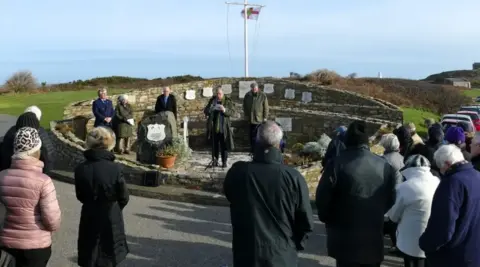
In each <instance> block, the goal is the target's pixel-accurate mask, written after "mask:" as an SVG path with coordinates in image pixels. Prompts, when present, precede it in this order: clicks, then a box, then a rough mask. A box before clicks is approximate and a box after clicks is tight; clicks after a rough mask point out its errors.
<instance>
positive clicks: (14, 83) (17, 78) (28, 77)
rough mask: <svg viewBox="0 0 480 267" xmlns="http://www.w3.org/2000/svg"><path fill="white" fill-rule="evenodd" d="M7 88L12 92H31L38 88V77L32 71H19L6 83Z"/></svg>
mask: <svg viewBox="0 0 480 267" xmlns="http://www.w3.org/2000/svg"><path fill="white" fill-rule="evenodd" d="M4 87H5V89H6V90H7V91H10V92H15V93H20V92H31V91H34V90H36V89H37V87H38V84H37V79H35V77H34V76H33V74H32V73H31V72H30V71H19V72H16V73H14V74H13V75H12V76H10V78H8V80H7V82H6V83H5V85H4Z"/></svg>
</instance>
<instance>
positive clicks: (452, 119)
mask: <svg viewBox="0 0 480 267" xmlns="http://www.w3.org/2000/svg"><path fill="white" fill-rule="evenodd" d="M459 121H465V122H467V123H470V124H471V126H472V128H473V129H476V128H475V124H473V121H472V119H471V118H470V116H469V115H465V114H445V115H443V116H442V119H441V120H440V124H442V126H443V128H444V129H445V130H446V128H445V127H446V126H452V125H457V122H459Z"/></svg>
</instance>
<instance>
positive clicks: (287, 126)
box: [275, 118, 292, 132]
mask: <svg viewBox="0 0 480 267" xmlns="http://www.w3.org/2000/svg"><path fill="white" fill-rule="evenodd" d="M275 121H276V122H278V123H279V124H280V125H281V127H282V129H283V130H284V131H285V132H291V131H292V118H275Z"/></svg>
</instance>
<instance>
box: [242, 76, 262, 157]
mask: <svg viewBox="0 0 480 267" xmlns="http://www.w3.org/2000/svg"><path fill="white" fill-rule="evenodd" d="M250 88H251V91H250V92H248V93H246V94H245V97H244V98H243V114H244V118H245V120H246V121H248V122H249V124H250V129H249V132H250V150H251V152H252V153H253V148H254V147H255V138H256V136H257V128H258V126H259V125H260V124H261V123H262V122H264V121H266V120H267V119H268V99H267V95H266V94H265V93H264V92H262V91H260V90H259V88H258V84H257V83H256V82H254V83H252V84H251V85H250Z"/></svg>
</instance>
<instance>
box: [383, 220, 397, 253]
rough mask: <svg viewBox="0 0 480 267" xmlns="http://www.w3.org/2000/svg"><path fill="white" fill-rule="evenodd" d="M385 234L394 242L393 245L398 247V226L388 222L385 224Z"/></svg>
mask: <svg viewBox="0 0 480 267" xmlns="http://www.w3.org/2000/svg"><path fill="white" fill-rule="evenodd" d="M383 233H384V234H385V235H388V236H389V237H390V239H391V240H392V245H393V246H394V247H395V246H396V245H397V224H396V223H394V222H392V221H390V220H388V221H386V222H385V223H384V224H383Z"/></svg>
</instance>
